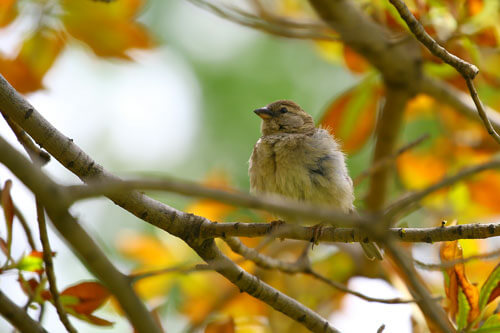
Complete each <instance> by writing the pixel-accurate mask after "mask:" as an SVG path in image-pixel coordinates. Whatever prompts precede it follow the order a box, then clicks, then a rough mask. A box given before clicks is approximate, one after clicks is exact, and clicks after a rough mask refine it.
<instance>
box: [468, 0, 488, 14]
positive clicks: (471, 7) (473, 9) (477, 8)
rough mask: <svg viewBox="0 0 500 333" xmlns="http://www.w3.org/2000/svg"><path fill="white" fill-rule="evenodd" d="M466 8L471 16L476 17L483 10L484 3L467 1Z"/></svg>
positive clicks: (481, 0) (474, 0)
mask: <svg viewBox="0 0 500 333" xmlns="http://www.w3.org/2000/svg"><path fill="white" fill-rule="evenodd" d="M466 6H467V11H468V13H469V16H474V15H477V14H479V13H480V12H481V11H482V10H483V7H484V2H483V0H466Z"/></svg>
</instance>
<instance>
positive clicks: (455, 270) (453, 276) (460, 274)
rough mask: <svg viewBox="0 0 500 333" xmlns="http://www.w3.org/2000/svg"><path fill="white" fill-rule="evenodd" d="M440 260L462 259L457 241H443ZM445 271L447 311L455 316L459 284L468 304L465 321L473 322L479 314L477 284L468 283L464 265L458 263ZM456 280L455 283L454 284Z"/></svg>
mask: <svg viewBox="0 0 500 333" xmlns="http://www.w3.org/2000/svg"><path fill="white" fill-rule="evenodd" d="M440 257H441V261H443V262H446V261H450V260H456V259H463V254H462V248H461V247H460V245H459V244H458V241H453V242H444V243H443V244H442V245H441V248H440ZM446 273H447V274H448V277H449V283H448V286H446V285H445V290H446V296H447V297H448V300H449V301H450V304H449V305H450V306H449V309H448V311H449V312H450V315H451V316H452V317H454V316H455V314H456V312H457V309H458V301H457V300H458V286H460V287H461V288H462V290H463V292H464V294H465V297H466V298H467V302H468V303H469V306H470V311H469V315H468V318H467V321H468V322H469V323H471V322H473V321H474V319H476V318H477V316H479V312H480V311H479V290H478V288H477V286H475V285H473V284H472V283H470V281H469V279H468V278H467V276H466V274H465V265H464V264H463V263H459V264H456V265H454V266H453V267H449V268H447V269H446ZM455 281H456V285H455Z"/></svg>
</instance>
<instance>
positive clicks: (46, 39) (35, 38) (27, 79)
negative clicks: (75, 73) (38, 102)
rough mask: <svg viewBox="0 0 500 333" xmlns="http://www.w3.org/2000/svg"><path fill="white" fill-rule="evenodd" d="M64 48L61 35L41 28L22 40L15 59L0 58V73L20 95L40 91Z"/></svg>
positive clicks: (52, 30)
mask: <svg viewBox="0 0 500 333" xmlns="http://www.w3.org/2000/svg"><path fill="white" fill-rule="evenodd" d="M63 46H64V40H63V39H62V37H61V33H60V32H59V31H56V30H54V29H51V28H46V27H44V28H41V29H39V30H37V31H36V32H35V33H33V34H32V35H31V36H30V37H29V38H27V39H26V40H24V42H23V45H22V47H21V50H20V52H19V54H18V55H17V57H16V58H14V59H5V58H1V57H0V72H2V74H3V75H4V76H5V78H6V79H7V80H8V81H9V82H10V83H11V84H12V85H13V86H14V87H15V88H16V89H17V90H18V91H19V92H22V93H26V92H31V91H35V90H38V89H42V88H43V85H42V80H43V77H44V76H45V74H46V73H47V71H48V70H49V69H50V68H51V67H52V65H53V63H54V61H55V60H56V59H57V57H58V56H59V53H60V52H61V50H62V48H63Z"/></svg>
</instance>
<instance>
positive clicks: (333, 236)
mask: <svg viewBox="0 0 500 333" xmlns="http://www.w3.org/2000/svg"><path fill="white" fill-rule="evenodd" d="M314 233H315V229H314V227H304V226H299V225H294V224H288V223H280V224H272V223H241V222H226V223H210V224H206V225H204V226H202V228H201V229H200V237H201V238H212V237H221V238H225V237H264V236H266V237H272V238H286V239H295V240H303V241H306V242H309V241H310V240H311V238H312V237H313V235H314ZM386 236H387V237H391V238H393V239H397V240H398V241H401V242H410V243H436V242H448V241H454V240H457V239H484V238H490V237H497V236H500V223H490V224H481V223H473V224H461V225H455V226H449V227H434V228H390V229H388V230H387V232H386ZM374 240H375V238H374V237H372V235H370V234H367V233H365V232H363V231H360V230H359V229H354V228H337V227H324V228H322V229H321V234H320V235H319V236H318V241H320V242H336V243H339V242H340V243H353V242H371V241H374Z"/></svg>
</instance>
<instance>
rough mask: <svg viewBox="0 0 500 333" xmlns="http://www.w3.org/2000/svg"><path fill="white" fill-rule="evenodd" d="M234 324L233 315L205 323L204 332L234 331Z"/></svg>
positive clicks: (225, 332) (224, 332)
mask: <svg viewBox="0 0 500 333" xmlns="http://www.w3.org/2000/svg"><path fill="white" fill-rule="evenodd" d="M234 332H235V325H234V319H233V317H231V316H229V318H227V319H223V320H216V321H213V322H211V323H209V324H208V325H207V327H206V328H205V333H234Z"/></svg>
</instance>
